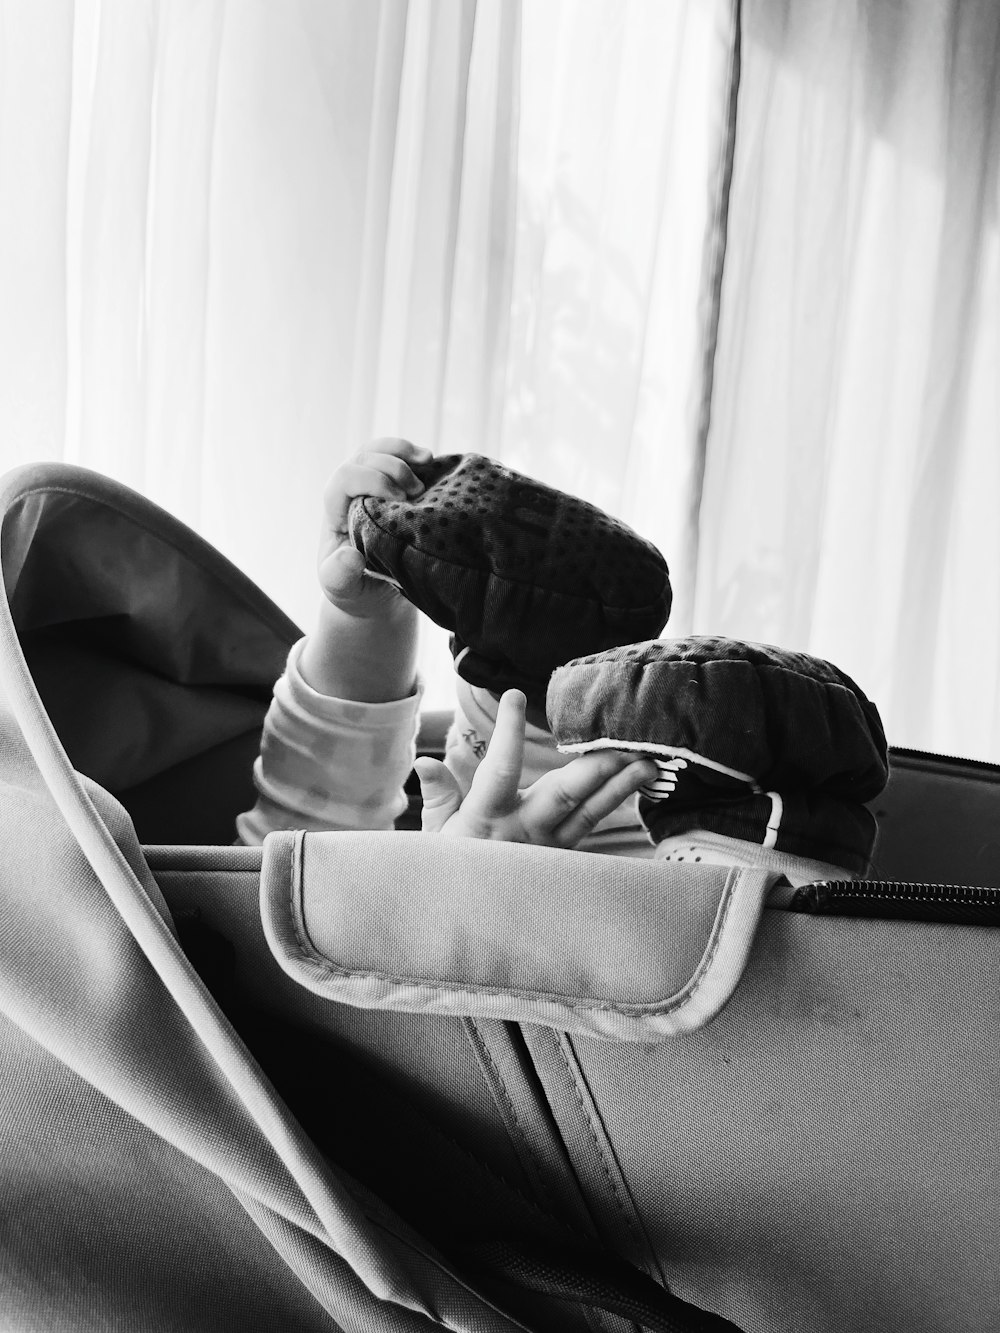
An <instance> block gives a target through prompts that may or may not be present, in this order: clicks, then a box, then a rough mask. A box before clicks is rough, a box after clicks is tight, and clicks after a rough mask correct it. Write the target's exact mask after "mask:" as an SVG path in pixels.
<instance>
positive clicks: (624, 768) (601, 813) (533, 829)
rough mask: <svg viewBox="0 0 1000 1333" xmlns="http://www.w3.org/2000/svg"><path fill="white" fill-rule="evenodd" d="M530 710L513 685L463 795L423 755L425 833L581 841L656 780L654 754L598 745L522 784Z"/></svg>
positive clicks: (547, 842)
mask: <svg viewBox="0 0 1000 1333" xmlns="http://www.w3.org/2000/svg"><path fill="white" fill-rule="evenodd" d="M524 710H525V698H524V695H523V694H522V693H521V691H520V690H508V691H507V692H506V694H504V696H503V698H502V699H501V700H500V706H499V708H498V710H497V720H496V728H495V730H494V732H493V736H492V738H491V740H490V743H489V748H488V749H487V752H486V754H485V755H484V757H483V761H482V763H481V764H480V765H479V767H478V769H477V770H476V775H475V777H474V778H473V780H472V786H471V787H470V788H469V791H468V794H467V795H466V797H465V799H464V800H463V799H462V794H461V791H460V790H459V787H458V784H457V782H456V781H455V778H454V776H453V774H452V773H451V772H450V771H449V769H447V768H446V767H445V765H444V764H442V763H441V762H440V761H439V760H437V759H430V758H420V759H418V760H417V762H416V769H417V774H418V776H419V778H420V786H421V789H422V792H423V830H424V832H425V833H446V834H449V835H452V836H455V837H466V838H488V839H500V840H503V841H506V842H530V843H535V844H536V845H538V846H543V847H563V848H570V847H575V846H576V844H577V843H578V842H580V841H581V839H583V838H585V837H586V836H587V835H588V834H589V833H591V832H592V831H593V829H594V827H595V826H596V825H597V824H598V823H600V821H601V820H602V819H603V818H604V817H605V816H606V815H609V814H610V813H611V812H612V810H615V809H617V808H618V806H619V805H621V803H622V801H624V800H627V798H628V797H629V796H631V795H633V794H634V793H635V792H637V791H638V790H639V788H640V787H641V786H643V785H644V784H645V783H648V782H652V781H653V780H654V779H655V777H656V774H657V770H656V765H655V764H654V763H652V761H651V760H649V759H638V760H637V759H636V758H635V756H634V755H630V754H623V753H622V752H621V751H618V750H596V751H593V752H592V753H590V754H585V755H581V756H580V757H579V758H578V759H574V760H573V761H572V763H569V764H567V765H566V767H565V768H560V769H556V770H555V771H554V772H551V773H546V774H545V775H544V776H543V777H541V778H539V779H538V780H537V782H534V783H532V785H531V786H530V787H527V788H525V789H523V790H521V789H519V786H518V784H519V782H520V777H521V762H522V757H523V752H524Z"/></svg>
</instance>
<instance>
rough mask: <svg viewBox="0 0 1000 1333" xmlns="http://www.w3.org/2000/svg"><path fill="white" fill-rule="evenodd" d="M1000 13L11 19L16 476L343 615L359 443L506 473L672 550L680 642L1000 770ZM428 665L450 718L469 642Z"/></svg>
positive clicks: (641, 2)
mask: <svg viewBox="0 0 1000 1333" xmlns="http://www.w3.org/2000/svg"><path fill="white" fill-rule="evenodd" d="M739 21H741V23H742V33H741V41H740V42H739V43H738V44H737V41H736V35H737V34H736V29H737V23H738V22H739ZM998 26H1000V9H998V7H997V6H996V5H995V3H993V0H934V3H932V4H928V3H924V0H896V2H895V3H893V4H891V5H889V4H885V3H882V0H810V3H809V4H798V3H796V4H792V3H790V0H743V2H742V4H741V5H738V4H737V3H736V0H409V2H407V0H295V2H294V3H292V2H291V0H290V2H289V3H281V4H276V3H274V2H273V0H76V3H75V4H74V3H72V0H0V465H2V466H5V467H6V466H11V465H13V464H15V463H18V462H21V461H25V460H29V459H36V458H65V459H69V460H71V461H76V462H81V463H83V464H85V465H87V466H90V467H95V468H98V469H100V470H102V471H105V472H108V473H110V474H112V475H113V476H116V477H118V478H120V479H122V480H124V481H125V482H127V483H129V484H131V485H133V486H135V487H137V488H138V489H140V490H142V491H144V492H145V493H147V494H149V495H150V496H151V497H152V498H153V499H155V500H157V501H159V502H160V503H161V504H164V505H165V506H166V507H167V508H169V509H171V510H172V511H173V512H175V513H176V514H178V515H179V516H180V517H181V518H183V519H185V520H186V521H187V522H189V523H191V524H192V525H193V526H194V527H196V528H198V529H199V530H200V531H201V532H202V533H203V534H204V535H205V536H206V537H208V538H209V540H211V541H213V542H214V543H216V544H217V545H218V546H219V547H220V548H221V549H222V550H224V551H225V552H226V554H228V555H229V556H230V557H231V558H233V559H234V560H235V561H236V562H237V563H238V564H239V565H241V566H242V567H243V568H244V569H246V571H247V572H248V573H249V574H250V575H251V577H253V578H254V579H255V580H256V581H257V582H259V583H260V584H261V585H262V586H263V587H264V588H265V589H266V590H267V591H268V592H270V593H271V595H272V596H273V597H275V599H276V600H277V601H279V602H280V603H281V604H282V605H283V606H284V607H285V608H286V609H287V610H288V611H289V612H290V614H291V615H292V616H293V617H295V618H296V619H297V620H299V621H300V623H302V624H303V625H304V626H306V627H308V624H309V622H310V621H311V618H312V615H313V608H314V605H315V590H314V573H313V556H314V535H315V530H316V525H317V520H318V513H319V504H320V495H321V490H322V485H323V482H324V480H325V478H326V477H327V476H328V475H329V473H330V472H331V471H332V469H333V468H334V467H335V466H336V464H337V463H338V462H339V461H340V459H342V458H343V457H344V456H345V455H346V454H347V453H348V452H350V451H352V450H354V449H356V448H357V447H358V446H359V445H360V444H361V443H362V442H363V441H364V440H366V439H367V438H369V437H370V436H372V435H376V434H382V433H393V434H395V433H399V434H404V435H407V436H409V437H410V438H413V439H416V440H418V441H421V442H426V443H429V444H431V445H432V446H433V447H434V448H435V449H436V450H438V451H439V452H441V451H461V450H466V449H476V450H480V451H482V452H487V453H491V454H493V455H495V456H498V457H500V458H502V459H503V460H505V461H507V462H509V463H510V464H511V465H512V466H514V467H518V468H521V469H523V470H525V471H527V472H531V473H533V474H534V475H537V476H539V477H541V478H542V479H544V480H547V481H550V482H552V483H554V484H557V485H561V486H564V487H567V488H569V489H572V490H575V491H577V492H578V493H580V494H582V495H584V496H586V497H587V498H589V499H592V500H594V501H595V502H597V503H599V504H601V505H603V506H604V507H606V508H608V509H610V510H612V511H613V512H615V513H617V514H619V515H620V516H621V517H622V518H624V519H625V520H626V521H628V522H631V523H632V524H633V525H634V526H636V527H637V528H639V529H640V530H641V531H642V532H644V533H645V534H646V535H648V536H649V537H651V538H652V539H653V540H654V541H656V542H657V543H658V544H659V545H660V546H661V547H662V549H663V550H664V552H665V553H666V555H667V557H668V560H669V562H670V565H671V570H672V574H673V578H674V584H675V588H676V600H675V610H674V614H673V615H672V617H671V623H670V629H671V631H672V632H674V633H684V632H687V631H689V630H691V629H695V630H697V631H698V632H703V633H724V634H734V635H741V636H744V637H749V638H754V639H762V640H765V641H772V642H778V643H783V644H786V645H788V646H792V647H799V648H802V649H806V650H809V651H813V652H817V653H820V654H822V655H825V656H829V657H831V658H832V659H833V660H834V661H837V662H838V663H839V664H840V665H842V666H843V667H844V668H845V669H847V670H848V671H850V672H852V674H854V675H855V676H856V677H857V678H858V680H859V682H860V683H861V684H862V685H863V686H864V687H865V688H866V689H867V690H868V691H869V692H870V693H871V694H872V695H873V697H875V698H876V699H877V700H878V702H879V704H880V706H881V707H882V711H883V715H884V717H885V719H886V723H887V729H888V731H889V734H890V738H891V739H892V740H893V741H895V742H896V743H898V744H910V745H919V746H924V747H927V748H931V749H937V750H943V751H952V752H959V753H966V754H971V755H978V756H982V757H996V756H997V754H1000V713H998V700H997V685H996V681H997V677H998V674H1000V558H998V557H1000V551H998V550H997V549H996V548H997V547H998V545H1000V533H998V527H1000V525H998V524H997V522H996V519H995V517H994V514H995V511H996V509H997V502H998V498H1000V448H998V444H997V441H998V438H1000V433H998V425H1000V421H998V417H1000V405H998V394H997V389H996V375H995V366H996V364H997V353H998V350H1000V348H998V341H1000V339H998V328H997V320H998V314H997V311H998V308H1000V306H998V301H997V296H998V292H997V285H998V262H1000V261H998V240H997V212H998V209H997V173H996V161H997V148H998V145H997V116H998V111H997V100H996V79H997V76H996V73H995V70H996V68H997V64H998ZM737 51H738V53H739V57H740V59H739V63H738V65H734V57H735V55H736V53H737ZM737 75H738V100H737V101H736V102H735V104H734V102H733V94H734V87H735V80H736V76H737ZM734 105H735V107H736V114H735V117H734V118H733V117H732V115H731V113H732V111H733V106H734ZM733 130H734V133H733ZM730 170H731V171H732V189H731V194H728V192H727V185H728V179H729V172H730ZM727 199H728V209H727ZM720 284H721V285H720ZM716 334H717V335H718V343H717V345H716ZM424 670H425V674H426V675H427V677H428V679H429V682H430V686H431V689H430V693H429V696H428V703H429V704H430V705H431V706H444V705H445V704H446V703H447V702H448V700H449V698H450V683H449V679H448V663H447V655H446V654H445V652H444V651H443V647H442V644H441V641H440V636H429V638H428V643H427V646H426V651H425V657H424Z"/></svg>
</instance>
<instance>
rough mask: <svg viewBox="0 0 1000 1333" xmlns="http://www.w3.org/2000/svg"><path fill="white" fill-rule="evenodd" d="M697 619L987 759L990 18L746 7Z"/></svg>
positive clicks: (999, 717) (995, 416)
mask: <svg viewBox="0 0 1000 1333" xmlns="http://www.w3.org/2000/svg"><path fill="white" fill-rule="evenodd" d="M742 36H743V42H742V70H741V78H740V89H739V101H738V107H739V113H738V118H737V126H736V143H735V166H734V176H733V185H732V195H731V200H730V215H729V230H728V246H727V252H726V262H725V270H724V281H723V290H722V303H721V328H720V334H719V337H720V342H719V349H718V356H717V361H716V367H715V394H714V401H713V412H712V426H711V433H710V436H709V444H708V453H707V465H706V477H705V493H704V496H703V501H702V509H701V527H700V534H699V548H698V570H697V598H696V607H695V615H694V624H695V626H696V628H697V629H698V630H699V631H704V632H713V633H723V634H730V635H736V636H745V637H750V638H756V639H762V640H765V641H770V642H775V643H781V644H785V645H787V646H789V647H795V648H800V649H803V650H807V651H812V652H815V653H818V654H819V655H821V656H825V657H829V658H831V659H832V660H833V661H835V662H837V663H838V664H839V665H841V666H842V667H843V668H844V669H845V670H846V671H848V672H849V673H851V674H852V675H854V676H855V677H856V679H857V680H858V681H859V683H860V684H862V686H863V687H864V688H865V689H866V690H867V691H868V692H869V693H870V694H871V696H872V697H873V698H874V699H876V700H877V702H878V703H879V706H880V708H881V711H882V714H883V718H884V720H885V723H886V730H887V733H888V735H889V738H890V740H891V741H894V742H895V743H896V744H899V745H909V746H916V747H923V748H927V749H932V750H938V751H943V752H950V753H958V754H965V755H971V756H974V757H980V758H987V759H994V760H995V759H997V758H998V757H1000V708H998V703H1000V700H998V680H1000V523H998V521H997V513H998V506H1000V391H998V387H997V386H998V374H997V367H998V365H1000V359H998V353H1000V269H998V259H1000V250H998V187H997V161H998V154H1000V106H998V78H1000V75H998V70H1000V6H998V5H997V4H996V3H995V0H935V3H933V4H928V3H924V0H897V2H896V3H893V4H882V3H872V2H871V0H822V2H819V0H813V3H810V4H806V5H800V4H790V3H788V0H744V4H743V34H742Z"/></svg>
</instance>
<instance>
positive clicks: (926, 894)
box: [810, 879, 1000, 902]
mask: <svg viewBox="0 0 1000 1333" xmlns="http://www.w3.org/2000/svg"><path fill="white" fill-rule="evenodd" d="M810 887H812V888H815V889H822V890H823V891H824V894H825V896H828V897H836V898H874V899H885V900H889V899H891V900H892V901H894V902H956V901H960V902H992V901H993V900H994V899H996V898H1000V889H987V888H982V887H981V886H979V885H974V884H910V883H899V882H895V881H893V880H889V879H865V880H856V879H855V880H852V879H843V880H840V879H837V880H820V881H817V883H816V884H815V885H811V886H810Z"/></svg>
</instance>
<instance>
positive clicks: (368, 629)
mask: <svg viewBox="0 0 1000 1333" xmlns="http://www.w3.org/2000/svg"><path fill="white" fill-rule="evenodd" d="M430 458H431V453H430V451H429V450H428V449H420V448H418V447H417V446H416V445H414V444H410V443H409V441H408V440H396V439H383V440H376V441H375V442H374V443H373V444H371V445H369V446H368V448H367V449H365V450H363V451H362V452H361V453H360V454H357V455H356V456H355V457H354V458H353V459H351V461H350V462H348V463H345V464H344V465H343V466H342V467H340V468H338V469H337V471H336V472H335V473H334V474H333V477H332V478H331V480H330V484H329V485H328V486H327V488H326V493H325V495H324V513H323V525H322V530H321V533H320V548H319V563H318V570H319V582H320V587H321V589H322V591H323V602H322V604H321V606H320V611H319V616H318V619H317V623H316V628H315V630H314V631H313V633H312V634H311V635H310V637H309V638H308V639H307V641H306V644H305V647H304V648H303V650H302V656H301V659H300V662H299V668H300V670H301V672H302V675H303V677H304V679H305V680H306V681H307V682H308V683H309V684H310V685H311V686H312V687H313V689H315V690H316V691H318V693H320V694H326V695H332V696H333V697H334V698H337V699H352V700H357V701H358V702H360V703H385V702H387V701H388V700H390V699H403V698H405V697H406V696H407V695H410V694H412V693H413V690H414V686H415V684H416V651H417V612H416V610H415V608H414V607H413V606H412V605H411V604H410V603H409V602H408V601H407V600H406V598H405V597H403V596H402V595H401V594H400V593H399V592H398V591H397V590H396V589H395V588H394V587H393V586H392V584H390V583H386V582H385V581H384V580H383V579H373V578H368V577H366V575H365V574H364V567H365V560H364V556H363V555H362V554H361V552H360V551H358V550H356V549H355V547H353V546H352V545H351V544H350V542H349V541H348V533H347V513H348V510H349V509H350V505H351V501H352V500H353V499H354V498H355V497H356V496H359V495H378V496H381V497H383V498H384V499H390V500H391V499H396V500H401V499H404V498H406V499H413V498H415V497H416V496H417V495H419V494H420V493H421V491H422V490H423V489H424V487H423V483H422V482H421V481H420V480H419V479H418V478H417V476H416V475H415V474H414V473H413V472H412V471H411V469H410V466H409V465H410V463H426V462H428V461H429V459H430Z"/></svg>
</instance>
